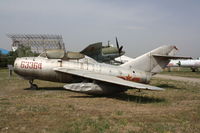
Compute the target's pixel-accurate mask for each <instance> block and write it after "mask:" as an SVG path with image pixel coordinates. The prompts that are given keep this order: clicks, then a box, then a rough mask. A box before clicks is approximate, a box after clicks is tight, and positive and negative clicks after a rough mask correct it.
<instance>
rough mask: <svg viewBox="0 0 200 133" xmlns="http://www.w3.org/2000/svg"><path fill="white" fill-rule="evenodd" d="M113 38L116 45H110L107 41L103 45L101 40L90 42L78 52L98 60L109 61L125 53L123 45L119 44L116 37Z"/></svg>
mask: <svg viewBox="0 0 200 133" xmlns="http://www.w3.org/2000/svg"><path fill="white" fill-rule="evenodd" d="M115 39H116V45H117V47H114V46H112V45H110V43H109V41H108V45H107V46H103V45H102V42H98V43H94V44H90V45H89V46H88V47H86V48H85V49H83V50H82V51H81V52H80V53H81V54H84V55H87V56H89V57H91V58H93V59H94V60H96V61H98V62H104V63H110V62H111V61H113V60H114V59H115V58H117V57H120V56H122V55H124V54H125V52H124V51H123V50H122V49H123V46H119V43H118V40H117V37H116V38H115Z"/></svg>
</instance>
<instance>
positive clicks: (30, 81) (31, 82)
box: [29, 79, 38, 90]
mask: <svg viewBox="0 0 200 133" xmlns="http://www.w3.org/2000/svg"><path fill="white" fill-rule="evenodd" d="M29 84H30V88H31V89H36V90H37V89H38V86H37V85H36V84H33V79H31V80H29Z"/></svg>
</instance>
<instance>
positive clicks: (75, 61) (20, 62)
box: [14, 46, 181, 94]
mask: <svg viewBox="0 0 200 133" xmlns="http://www.w3.org/2000/svg"><path fill="white" fill-rule="evenodd" d="M176 50H177V48H176V47H175V46H161V47H159V48H157V49H154V50H152V51H150V52H148V53H146V54H144V55H141V56H139V57H137V58H135V59H134V60H133V61H130V62H127V63H125V64H122V65H120V66H114V65H109V64H104V63H98V62H97V61H95V60H94V59H92V58H90V57H88V56H85V55H83V54H81V53H75V52H65V51H64V50H47V51H45V52H44V53H42V54H41V55H40V56H38V57H22V58H17V59H16V60H15V62H14V71H15V73H17V74H18V75H20V76H22V77H23V78H25V79H27V80H29V83H30V85H31V88H37V85H36V84H33V80H34V79H40V80H46V81H53V82H63V83H67V84H66V85H64V88H65V89H67V90H71V91H75V92H81V93H87V94H113V93H119V92H124V91H127V89H139V90H143V89H144V90H163V89H162V88H159V87H155V86H150V85H147V84H146V83H148V82H149V81H150V79H151V77H152V75H154V74H156V73H159V72H161V71H162V69H163V68H164V67H165V66H166V65H167V64H168V63H169V61H170V60H169V59H177V58H181V57H175V56H174V53H175V52H174V51H176ZM143 83H145V84H143Z"/></svg>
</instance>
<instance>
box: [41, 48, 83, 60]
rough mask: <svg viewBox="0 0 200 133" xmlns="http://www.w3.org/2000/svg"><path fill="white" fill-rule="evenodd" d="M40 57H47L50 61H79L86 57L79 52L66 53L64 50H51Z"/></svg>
mask: <svg viewBox="0 0 200 133" xmlns="http://www.w3.org/2000/svg"><path fill="white" fill-rule="evenodd" d="M39 57H46V58H48V59H63V60H69V59H71V60H79V59H82V58H84V57H85V55H83V54H81V53H79V52H70V51H68V52H65V51H64V50H63V49H49V50H46V51H44V52H43V53H41V54H40V55H39Z"/></svg>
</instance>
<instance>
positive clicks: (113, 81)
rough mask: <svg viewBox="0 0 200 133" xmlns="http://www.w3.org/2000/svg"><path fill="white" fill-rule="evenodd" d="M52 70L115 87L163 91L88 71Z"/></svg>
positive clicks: (61, 68) (59, 68) (60, 68)
mask: <svg viewBox="0 0 200 133" xmlns="http://www.w3.org/2000/svg"><path fill="white" fill-rule="evenodd" d="M54 70H55V71H57V72H61V73H66V74H70V75H75V76H79V77H84V78H87V79H93V80H97V81H102V82H106V83H111V84H115V85H120V86H125V87H130V88H133V89H144V90H164V89H162V88H159V87H155V86H150V85H146V84H141V83H136V82H131V81H127V80H124V79H121V78H118V77H115V76H110V75H103V74H99V73H95V72H90V71H86V70H75V69H67V68H63V67H58V68H54Z"/></svg>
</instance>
